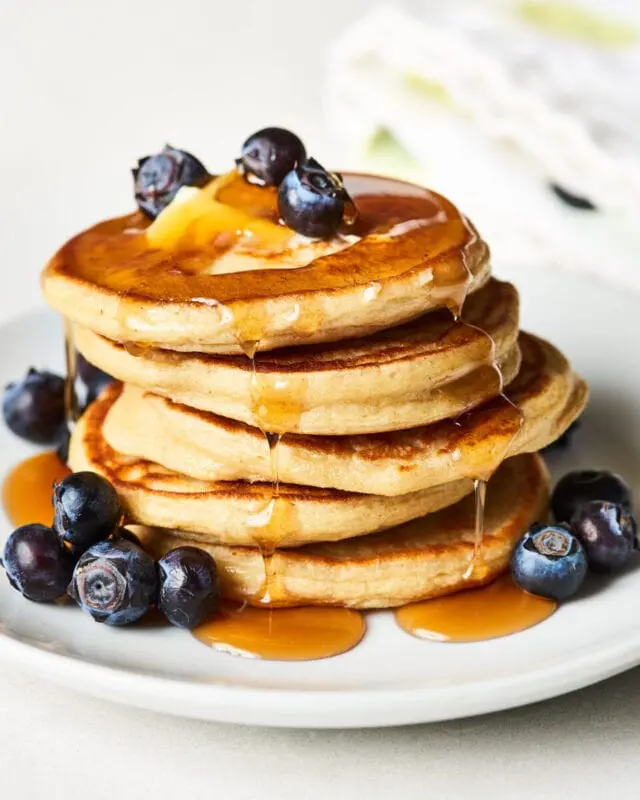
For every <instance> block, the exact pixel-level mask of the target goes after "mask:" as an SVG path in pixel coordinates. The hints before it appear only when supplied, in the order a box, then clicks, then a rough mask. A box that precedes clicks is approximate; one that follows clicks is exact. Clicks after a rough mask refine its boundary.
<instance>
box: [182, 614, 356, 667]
mask: <svg viewBox="0 0 640 800" xmlns="http://www.w3.org/2000/svg"><path fill="white" fill-rule="evenodd" d="M365 631H366V623H365V620H364V617H363V616H362V614H360V613H359V612H358V611H352V610H350V609H347V608H321V607H308V608H282V609H264V608H253V607H252V606H247V607H246V608H244V610H243V611H242V612H241V613H238V612H237V611H234V610H233V609H229V608H225V609H223V610H222V612H221V613H220V614H219V615H218V616H217V617H216V618H215V619H213V620H212V621H211V622H207V623H205V624H204V625H200V626H199V627H198V628H196V629H195V630H194V631H193V635H194V636H195V637H196V639H198V641H200V642H202V643H203V644H206V645H207V646H209V647H213V648H214V649H215V650H218V651H220V652H223V653H231V654H232V655H241V656H245V657H249V658H261V659H267V660H276V661H313V660H315V659H319V658H330V657H331V656H337V655H340V654H341V653H346V652H347V651H348V650H351V649H352V648H353V647H355V646H356V645H357V644H358V643H359V642H360V641H361V640H362V638H363V636H364V634H365Z"/></svg>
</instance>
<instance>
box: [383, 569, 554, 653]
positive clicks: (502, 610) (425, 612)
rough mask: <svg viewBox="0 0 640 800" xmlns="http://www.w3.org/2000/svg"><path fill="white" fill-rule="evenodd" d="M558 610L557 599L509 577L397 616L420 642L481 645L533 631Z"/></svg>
mask: <svg viewBox="0 0 640 800" xmlns="http://www.w3.org/2000/svg"><path fill="white" fill-rule="evenodd" d="M556 608H557V603H556V602H555V601H554V600H549V599H547V598H546V597H538V596H536V595H533V594H528V593H527V592H525V591H523V590H522V589H519V588H518V587H517V586H516V585H515V584H514V582H513V581H512V579H511V576H510V575H505V576H503V577H501V578H498V579H496V580H495V581H494V582H493V583H490V584H489V585H488V586H485V587H482V588H480V589H467V590H465V591H463V592H458V593H457V594H451V595H447V596H446V597H436V598H434V599H433V600H425V601H423V602H421V603H411V604H410V605H407V606H404V607H403V608H399V609H397V610H396V611H395V612H394V613H395V619H396V622H397V623H398V625H399V626H400V627H401V628H402V629H403V630H405V631H407V633H410V634H411V635H412V636H417V637H418V638H419V639H430V640H433V641H438V642H479V641H483V640H485V639H496V638H498V637H501V636H509V635H510V634H513V633H519V632H520V631H524V630H526V629H527V628H531V627H533V626H534V625H537V624H538V623H539V622H542V621H543V620H545V619H547V618H548V617H550V616H551V614H553V612H554V611H555V610H556Z"/></svg>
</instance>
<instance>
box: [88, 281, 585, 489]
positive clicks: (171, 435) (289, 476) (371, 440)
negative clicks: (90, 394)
mask: <svg viewBox="0 0 640 800" xmlns="http://www.w3.org/2000/svg"><path fill="white" fill-rule="evenodd" d="M482 291H486V290H482ZM520 350H521V352H522V366H521V369H520V372H519V374H518V376H517V378H516V379H515V380H514V381H513V382H512V383H511V384H510V386H509V388H508V392H507V394H508V397H509V399H510V401H511V403H513V404H515V405H516V406H517V409H519V411H520V412H521V414H522V420H521V418H520V415H519V413H518V410H517V409H516V408H514V405H512V404H511V403H509V402H507V401H506V400H505V399H504V398H497V399H495V400H493V401H491V402H490V403H488V404H485V405H484V406H481V407H479V408H476V409H474V410H473V411H470V412H469V413H468V414H467V415H465V416H464V418H462V419H461V420H459V421H458V423H456V422H453V421H451V420H444V421H442V422H439V423H435V424H433V425H429V426H423V427H421V428H413V429H410V430H405V431H394V432H391V433H385V434H378V435H368V436H342V437H339V438H334V437H319V436H300V435H295V434H293V435H286V436H284V437H283V438H282V440H281V441H280V444H279V445H278V455H277V457H278V472H279V475H280V479H281V480H282V481H285V482H287V483H296V484H302V485H308V486H319V487H324V488H334V489H341V490H344V491H352V492H367V493H371V494H380V495H388V496H393V495H399V494H405V493H409V492H416V491H420V490H423V489H426V488H429V487H431V486H436V485H438V484H441V483H448V482H450V481H458V480H460V479H462V478H473V477H477V476H478V475H483V474H487V473H488V474H490V473H492V472H493V471H494V470H495V469H496V468H497V466H498V464H499V463H500V461H502V460H503V458H504V455H505V453H506V452H507V451H509V453H510V454H511V455H516V454H517V453H523V452H535V451H537V450H541V449H542V448H544V447H546V445H548V444H549V443H550V442H552V441H555V440H556V439H557V438H558V437H559V436H560V435H562V433H564V431H565V430H566V429H567V428H568V427H569V426H570V425H571V423H572V422H573V421H574V420H575V419H576V418H577V417H578V416H579V414H580V413H581V412H582V410H583V408H584V406H585V404H586V401H587V388H586V385H585V383H584V382H583V381H582V380H581V379H580V378H579V377H577V376H576V375H575V373H573V372H572V371H571V368H570V365H569V363H568V362H567V360H566V359H565V358H564V356H563V355H562V354H561V353H560V352H558V350H556V349H555V348H554V347H553V346H552V345H550V344H548V343H547V342H544V341H543V340H541V339H538V338H536V337H534V336H530V335H528V334H521V335H520ZM460 423H461V424H460ZM521 423H522V424H521ZM158 431H162V432H163V434H162V436H158ZM104 437H105V439H106V440H107V442H108V443H109V444H110V445H111V446H112V447H113V448H114V449H115V450H117V451H119V452H121V453H125V454H127V455H131V456H137V457H143V458H146V459H148V460H150V461H155V462H157V463H159V464H162V465H163V466H164V467H167V468H169V469H173V470H176V471H177V472H181V473H184V474H186V475H190V476H192V477H194V478H198V479H201V480H251V481H268V480H270V478H271V469H272V465H271V457H270V453H269V448H268V446H267V443H266V440H265V438H264V435H263V434H262V433H261V431H259V430H257V429H256V428H251V427H249V426H248V425H244V424H243V423H239V422H233V421H231V420H228V419H225V418H224V417H220V416H216V415H214V414H208V413H205V412H202V411H197V410H195V409H191V408H189V407H187V406H184V405H178V404H176V403H173V402H171V401H170V400H167V399H166V398H163V397H160V396H158V395H155V394H153V393H151V392H146V391H144V390H142V389H139V388H137V387H135V386H125V387H124V390H123V392H122V394H121V395H120V397H119V398H118V400H117V401H116V402H115V403H114V405H113V407H112V409H111V411H110V412H109V414H108V416H107V418H106V421H105V425H104Z"/></svg>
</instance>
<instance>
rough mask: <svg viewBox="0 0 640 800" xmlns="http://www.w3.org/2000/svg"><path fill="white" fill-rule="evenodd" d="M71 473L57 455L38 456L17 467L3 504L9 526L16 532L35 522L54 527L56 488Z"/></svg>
mask: <svg viewBox="0 0 640 800" xmlns="http://www.w3.org/2000/svg"><path fill="white" fill-rule="evenodd" d="M69 472H70V470H69V468H68V467H67V465H66V464H64V463H63V462H62V461H61V460H60V459H59V458H58V455H57V453H55V452H46V453H38V454H37V455H35V456H31V458H27V459H26V460H25V461H22V462H21V463H20V464H18V465H17V466H15V467H14V468H13V469H12V470H11V472H10V473H9V474H8V475H7V477H6V478H5V481H4V484H3V487H2V502H3V505H4V510H5V513H6V515H7V517H8V518H9V522H11V524H12V525H14V526H15V527H16V528H17V527H19V526H20V525H28V524H29V523H32V522H39V523H41V524H42V525H51V524H52V523H53V507H52V504H51V496H52V493H53V487H54V485H55V484H56V483H59V482H60V481H61V480H62V479H63V478H66V477H67V475H68V474H69Z"/></svg>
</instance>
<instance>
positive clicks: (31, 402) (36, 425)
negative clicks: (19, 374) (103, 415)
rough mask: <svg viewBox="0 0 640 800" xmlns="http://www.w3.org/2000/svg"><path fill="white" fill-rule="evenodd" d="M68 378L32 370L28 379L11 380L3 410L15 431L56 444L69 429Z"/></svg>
mask: <svg viewBox="0 0 640 800" xmlns="http://www.w3.org/2000/svg"><path fill="white" fill-rule="evenodd" d="M64 384H65V381H64V378H61V377H60V376H59V375H54V374H53V373H52V372H38V370H36V369H30V370H29V371H28V372H27V375H26V377H25V378H23V379H22V380H21V381H18V382H17V383H10V384H9V385H8V386H7V388H6V390H5V393H4V400H3V403H2V412H3V414H4V419H5V422H6V423H7V426H8V427H9V429H10V430H11V431H13V433H15V434H16V435H17V436H21V437H22V438H23V439H28V440H29V441H30V442H35V443H36V444H56V443H57V442H59V441H61V440H62V438H63V437H64V433H65V431H66V415H65V405H64Z"/></svg>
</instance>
